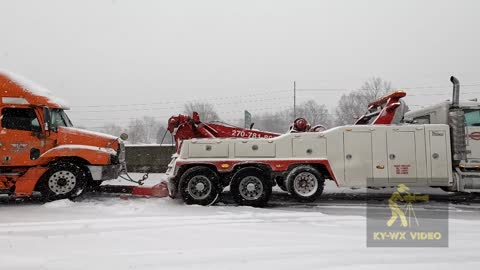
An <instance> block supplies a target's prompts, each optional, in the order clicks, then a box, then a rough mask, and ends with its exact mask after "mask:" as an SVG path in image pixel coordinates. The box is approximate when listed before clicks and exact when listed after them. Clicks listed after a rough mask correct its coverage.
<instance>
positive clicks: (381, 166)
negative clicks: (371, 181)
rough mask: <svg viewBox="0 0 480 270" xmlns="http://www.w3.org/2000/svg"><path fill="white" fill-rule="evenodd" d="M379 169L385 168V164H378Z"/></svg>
mask: <svg viewBox="0 0 480 270" xmlns="http://www.w3.org/2000/svg"><path fill="white" fill-rule="evenodd" d="M377 169H385V166H383V165H377Z"/></svg>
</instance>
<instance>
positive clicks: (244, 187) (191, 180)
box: [167, 77, 480, 206]
mask: <svg viewBox="0 0 480 270" xmlns="http://www.w3.org/2000/svg"><path fill="white" fill-rule="evenodd" d="M452 82H453V83H454V99H453V100H454V101H453V102H447V103H445V104H443V103H442V104H443V105H438V106H439V107H433V108H432V109H424V110H422V111H419V112H411V113H407V114H406V118H408V120H409V121H410V122H409V123H406V122H402V123H400V124H395V125H352V126H341V127H336V128H332V129H329V130H326V131H322V132H305V133H288V134H284V135H282V136H280V137H276V138H270V139H242V138H227V139H192V140H186V141H184V142H183V145H182V148H181V149H180V152H179V153H178V154H176V155H174V157H173V159H172V161H171V163H170V165H169V168H168V171H167V175H168V178H169V181H168V182H169V183H168V185H169V192H170V196H172V197H174V196H176V195H177V194H178V193H179V194H180V195H181V196H182V198H183V199H184V201H185V202H186V203H193V204H201V205H208V204H211V203H214V202H215V201H216V199H217V197H218V195H219V193H221V191H222V190H223V188H224V187H226V186H230V191H231V193H232V196H233V198H234V199H235V201H236V202H237V203H238V204H241V205H251V206H262V205H264V204H266V203H267V201H268V200H269V198H270V195H271V191H272V186H274V185H275V184H278V185H279V186H280V187H282V188H283V189H285V190H287V191H288V192H289V193H291V194H292V195H293V196H294V197H296V198H297V199H299V200H301V201H312V200H315V199H316V198H317V197H318V196H319V195H320V194H321V193H322V191H323V186H324V182H325V179H329V180H332V181H335V183H336V184H337V185H338V186H339V187H352V188H356V187H373V188H379V187H391V186H396V185H398V184H408V185H409V186H422V187H440V188H443V189H446V190H450V191H466V190H468V191H476V190H478V189H479V188H480V173H478V171H480V170H479V169H478V168H480V158H479V159H478V160H476V159H472V158H470V157H473V156H472V155H475V154H476V153H477V152H478V153H480V145H478V144H476V143H477V142H470V141H468V143H467V140H466V139H465V119H467V121H466V123H467V126H468V123H469V122H468V120H469V119H470V118H468V117H470V116H468V113H470V112H471V111H472V112H473V111H475V112H479V108H480V106H479V104H478V103H475V105H474V106H470V105H469V107H468V108H467V107H461V106H460V105H461V104H462V103H459V102H458V91H459V84H458V81H456V79H454V78H453V77H452ZM469 104H470V103H469ZM436 108H440V109H441V110H440V109H439V110H440V111H438V110H437V109H436ZM400 111H402V110H400ZM440 112H441V113H443V114H444V115H443V116H442V118H441V120H434V117H433V116H435V117H440ZM370 115H372V117H380V115H375V114H374V113H370ZM425 115H430V116H432V117H431V118H430V120H429V122H428V123H426V122H423V123H421V120H422V119H423V118H426V117H425ZM465 116H467V118H465ZM478 118H479V122H478V123H479V125H480V114H479V117H478ZM472 119H473V116H472ZM470 129H471V131H469V129H468V127H467V134H473V135H471V136H473V137H475V133H474V132H477V131H474V130H476V129H474V128H472V127H471V128H470ZM479 129H480V127H479ZM469 132H470V133H469ZM478 134H479V135H480V133H478ZM479 137H480V136H479ZM479 139H480V138H479ZM472 140H473V139H472ZM467 144H468V146H467ZM467 150H469V151H470V152H468V154H467ZM472 153H474V154H472ZM469 155H470V156H469Z"/></svg>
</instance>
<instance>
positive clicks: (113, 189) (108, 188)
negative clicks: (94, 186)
mask: <svg viewBox="0 0 480 270" xmlns="http://www.w3.org/2000/svg"><path fill="white" fill-rule="evenodd" d="M97 191H98V192H105V193H119V194H131V195H134V196H148V197H158V198H163V197H167V196H168V188H167V183H165V182H162V183H159V184H156V185H154V186H151V187H139V186H114V185H105V186H100V187H99V188H98V190H97Z"/></svg>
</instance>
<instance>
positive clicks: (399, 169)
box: [393, 165, 410, 174]
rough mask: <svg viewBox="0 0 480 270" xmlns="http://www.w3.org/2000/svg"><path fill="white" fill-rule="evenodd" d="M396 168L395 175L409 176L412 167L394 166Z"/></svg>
mask: <svg viewBox="0 0 480 270" xmlns="http://www.w3.org/2000/svg"><path fill="white" fill-rule="evenodd" d="M393 167H395V173H396V174H408V173H409V172H408V171H409V169H410V165H393Z"/></svg>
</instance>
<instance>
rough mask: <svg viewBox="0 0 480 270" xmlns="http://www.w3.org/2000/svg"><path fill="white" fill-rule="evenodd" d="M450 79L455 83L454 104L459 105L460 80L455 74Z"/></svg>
mask: <svg viewBox="0 0 480 270" xmlns="http://www.w3.org/2000/svg"><path fill="white" fill-rule="evenodd" d="M450 81H451V82H452V83H453V97H452V106H453V107H458V105H459V104H460V81H459V80H458V79H457V78H455V77H454V76H452V77H450Z"/></svg>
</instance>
